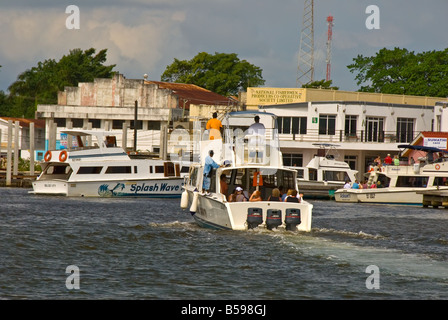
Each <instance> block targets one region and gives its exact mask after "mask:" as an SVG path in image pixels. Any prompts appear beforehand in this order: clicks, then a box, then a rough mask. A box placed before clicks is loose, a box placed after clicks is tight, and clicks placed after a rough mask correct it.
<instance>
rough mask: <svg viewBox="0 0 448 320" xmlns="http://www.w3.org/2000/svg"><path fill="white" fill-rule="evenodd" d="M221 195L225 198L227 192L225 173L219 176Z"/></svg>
mask: <svg viewBox="0 0 448 320" xmlns="http://www.w3.org/2000/svg"><path fill="white" fill-rule="evenodd" d="M219 182H220V184H221V193H222V194H223V195H225V196H226V197H227V192H228V191H229V186H228V185H227V176H226V174H225V173H223V174H221V177H220V181H219Z"/></svg>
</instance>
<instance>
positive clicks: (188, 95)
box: [145, 80, 236, 109]
mask: <svg viewBox="0 0 448 320" xmlns="http://www.w3.org/2000/svg"><path fill="white" fill-rule="evenodd" d="M145 83H146V84H156V85H158V87H159V88H160V89H169V90H172V91H173V93H174V94H175V95H177V96H178V97H179V98H180V99H179V107H181V108H182V107H183V106H184V105H183V103H185V108H186V109H189V107H190V104H205V105H229V104H233V103H235V102H236V101H235V100H234V99H232V98H227V97H224V96H222V95H220V94H217V93H214V92H212V91H210V90H207V89H204V88H201V87H199V86H197V85H194V84H187V83H174V82H161V81H152V80H151V81H145Z"/></svg>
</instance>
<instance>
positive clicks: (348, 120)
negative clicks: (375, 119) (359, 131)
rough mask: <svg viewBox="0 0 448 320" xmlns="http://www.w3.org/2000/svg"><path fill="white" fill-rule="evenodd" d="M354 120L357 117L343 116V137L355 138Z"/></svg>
mask: <svg viewBox="0 0 448 320" xmlns="http://www.w3.org/2000/svg"><path fill="white" fill-rule="evenodd" d="M356 119H357V116H353V115H346V116H345V135H346V136H350V137H353V136H356Z"/></svg>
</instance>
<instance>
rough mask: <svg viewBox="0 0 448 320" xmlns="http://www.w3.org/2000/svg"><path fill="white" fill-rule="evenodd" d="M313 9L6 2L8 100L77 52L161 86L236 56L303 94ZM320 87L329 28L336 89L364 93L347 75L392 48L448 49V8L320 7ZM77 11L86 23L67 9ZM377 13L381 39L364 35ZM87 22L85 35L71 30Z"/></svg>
mask: <svg viewBox="0 0 448 320" xmlns="http://www.w3.org/2000/svg"><path fill="white" fill-rule="evenodd" d="M304 2H305V0H280V1H278V0H275V1H274V0H127V1H125V0H121V1H119V0H78V1H77V0H69V1H67V0H14V1H12V0H0V30H1V31H0V65H1V66H2V67H1V68H0V90H3V91H5V92H7V88H8V87H9V85H11V84H12V83H13V82H14V81H16V80H17V76H18V75H19V74H20V73H22V72H24V71H26V70H27V69H30V68H32V67H34V66H36V65H37V63H38V62H39V61H44V60H46V59H55V60H59V59H60V58H62V56H63V55H66V54H68V53H69V51H70V50H72V49H76V48H80V49H82V50H86V49H89V48H95V49H96V50H97V52H99V51H100V50H102V49H107V61H106V62H105V64H106V65H110V64H116V67H115V69H114V71H119V72H120V73H122V74H123V75H124V76H125V77H126V78H128V79H141V78H143V75H144V74H148V78H149V79H150V80H160V77H161V75H162V73H163V72H164V70H165V68H166V67H167V66H168V65H170V64H171V63H172V62H173V61H174V59H175V58H176V59H180V60H190V59H192V58H193V57H194V56H195V55H196V54H197V53H199V52H208V53H210V54H214V53H215V52H220V53H236V54H237V55H238V57H239V59H241V60H243V59H244V60H246V61H248V62H249V63H251V64H254V65H255V66H258V67H260V68H261V69H262V70H263V74H262V75H263V78H264V80H265V81H266V82H265V85H264V86H265V87H282V88H294V87H296V86H297V84H296V79H297V68H298V54H299V48H300V33H301V29H302V22H303V21H302V20H303V11H304ZM314 3H315V4H314V42H315V49H314V50H315V77H314V79H315V80H322V79H325V76H326V74H325V70H326V62H325V60H326V42H327V34H326V33H327V29H328V25H327V22H326V18H327V16H329V15H332V16H333V17H334V26H333V40H332V56H331V79H332V80H333V85H335V86H338V87H339V88H340V89H341V90H349V91H356V90H358V88H359V86H358V85H357V84H356V81H355V74H352V73H350V71H349V70H348V68H347V65H349V64H351V63H352V60H353V58H356V57H357V56H358V55H363V56H373V55H375V54H376V53H377V52H378V51H379V50H380V49H382V48H388V49H393V48H394V47H399V48H406V49H408V50H410V51H415V52H423V51H432V50H444V49H445V48H447V47H448V32H447V31H448V30H447V26H448V24H447V22H446V21H447V20H446V14H447V13H448V0H426V1H421V0H368V1H366V0H315V1H314ZM70 5H75V6H76V7H77V8H78V9H79V20H75V16H74V12H73V11H71V10H68V13H66V10H67V7H68V6H70ZM370 5H376V6H377V7H378V9H379V19H378V22H377V23H378V24H379V29H369V28H367V27H366V20H367V21H368V22H376V20H374V21H371V20H370V19H371V18H372V17H373V16H372V14H373V12H371V11H369V12H368V13H366V9H367V7H369V6H370ZM75 21H79V29H73V28H67V22H68V25H69V27H71V26H72V25H73V23H74V22H75Z"/></svg>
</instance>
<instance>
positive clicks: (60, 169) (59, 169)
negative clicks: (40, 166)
mask: <svg viewBox="0 0 448 320" xmlns="http://www.w3.org/2000/svg"><path fill="white" fill-rule="evenodd" d="M69 171H70V166H49V167H48V169H47V171H46V174H67V173H69Z"/></svg>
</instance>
